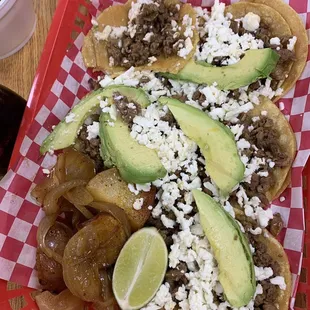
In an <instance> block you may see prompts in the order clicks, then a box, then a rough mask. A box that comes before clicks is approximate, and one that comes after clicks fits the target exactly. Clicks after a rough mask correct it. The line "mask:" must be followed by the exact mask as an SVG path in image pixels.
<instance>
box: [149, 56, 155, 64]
mask: <svg viewBox="0 0 310 310" xmlns="http://www.w3.org/2000/svg"><path fill="white" fill-rule="evenodd" d="M148 60H149V63H148V66H150V65H151V64H152V63H154V62H155V61H156V60H157V58H156V57H155V56H151V57H149V58H148Z"/></svg>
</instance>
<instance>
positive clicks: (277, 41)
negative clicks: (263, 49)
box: [270, 37, 281, 45]
mask: <svg viewBox="0 0 310 310" xmlns="http://www.w3.org/2000/svg"><path fill="white" fill-rule="evenodd" d="M270 44H272V45H280V44H281V41H280V39H279V38H278V37H275V38H271V39H270Z"/></svg>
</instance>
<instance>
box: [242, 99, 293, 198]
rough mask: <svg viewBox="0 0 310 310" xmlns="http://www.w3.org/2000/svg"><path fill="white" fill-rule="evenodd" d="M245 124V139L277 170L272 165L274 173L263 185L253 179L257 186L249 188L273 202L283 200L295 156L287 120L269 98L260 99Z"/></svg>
mask: <svg viewBox="0 0 310 310" xmlns="http://www.w3.org/2000/svg"><path fill="white" fill-rule="evenodd" d="M253 120H254V122H253ZM242 122H243V123H244V125H245V131H244V133H243V136H244V138H245V139H246V140H248V141H250V143H252V144H254V145H255V146H256V147H257V148H258V150H257V152H258V153H259V155H261V156H265V158H269V159H271V162H273V163H274V166H273V164H270V163H269V167H270V166H272V167H273V169H269V172H268V175H267V176H266V177H263V178H260V179H262V180H261V181H262V182H261V183H259V184H255V182H256V177H254V179H253V180H251V181H252V182H254V184H253V183H250V185H249V187H250V188H251V189H252V190H258V191H261V193H264V194H265V196H266V198H267V199H268V201H269V202H271V201H272V200H274V199H275V198H277V197H279V196H280V194H281V193H282V192H283V190H284V189H285V188H286V187H287V186H288V183H289V181H290V169H291V166H292V163H293V161H294V158H295V154H296V139H295V135H294V132H293V130H292V128H291V126H290V124H289V122H288V121H287V120H286V118H285V116H284V115H283V114H282V113H281V111H280V110H279V109H278V108H277V106H276V105H275V104H274V103H273V102H272V101H271V100H269V99H268V98H266V97H260V104H259V105H256V106H255V107H254V109H253V110H251V111H249V112H248V113H247V114H246V116H245V117H244V118H243V119H242ZM249 126H251V127H249ZM252 178H253V176H252Z"/></svg>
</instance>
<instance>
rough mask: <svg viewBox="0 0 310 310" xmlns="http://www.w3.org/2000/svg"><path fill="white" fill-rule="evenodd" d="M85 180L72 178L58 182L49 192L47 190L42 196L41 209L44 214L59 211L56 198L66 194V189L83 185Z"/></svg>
mask: <svg viewBox="0 0 310 310" xmlns="http://www.w3.org/2000/svg"><path fill="white" fill-rule="evenodd" d="M86 183H87V182H86V181H83V180H72V181H68V182H65V183H62V184H60V185H59V186H57V187H55V188H53V189H52V190H51V191H50V192H48V193H47V194H46V196H45V198H44V202H43V210H44V211H45V213H46V215H51V214H55V213H57V212H58V211H59V208H60V206H59V204H58V199H59V198H60V197H61V196H63V195H64V194H66V193H67V192H68V191H70V190H71V189H73V188H74V187H77V186H85V185H86Z"/></svg>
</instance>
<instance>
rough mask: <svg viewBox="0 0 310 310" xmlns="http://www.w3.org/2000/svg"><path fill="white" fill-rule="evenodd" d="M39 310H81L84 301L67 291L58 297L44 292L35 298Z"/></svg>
mask: <svg viewBox="0 0 310 310" xmlns="http://www.w3.org/2000/svg"><path fill="white" fill-rule="evenodd" d="M35 299H36V302H37V305H38V307H39V309H40V310H52V309H59V310H60V309H66V310H83V309H84V301H83V300H81V299H79V298H77V297H76V296H74V295H72V293H71V292H70V291H69V290H64V291H62V292H61V293H60V294H58V295H53V294H52V293H50V292H48V291H45V292H43V293H41V294H39V295H37V296H36V297H35Z"/></svg>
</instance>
